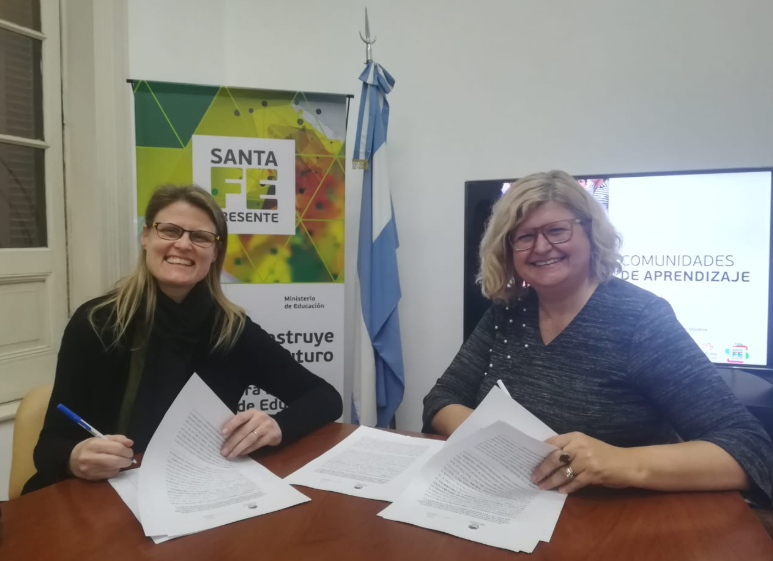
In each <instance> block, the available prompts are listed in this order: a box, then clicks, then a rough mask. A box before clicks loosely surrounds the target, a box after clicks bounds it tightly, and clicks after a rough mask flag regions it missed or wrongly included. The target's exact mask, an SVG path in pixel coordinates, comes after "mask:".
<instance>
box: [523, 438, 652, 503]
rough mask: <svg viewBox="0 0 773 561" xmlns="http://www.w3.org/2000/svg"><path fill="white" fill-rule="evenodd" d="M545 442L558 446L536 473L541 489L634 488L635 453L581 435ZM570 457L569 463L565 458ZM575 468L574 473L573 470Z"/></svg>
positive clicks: (565, 490) (534, 474) (560, 490)
mask: <svg viewBox="0 0 773 561" xmlns="http://www.w3.org/2000/svg"><path fill="white" fill-rule="evenodd" d="M545 442H547V443H548V444H552V445H553V446H557V447H558V448H559V449H558V450H556V451H555V452H552V453H551V454H550V455H549V456H548V457H547V458H545V460H544V461H543V462H542V463H541V464H540V465H539V466H538V467H537V469H536V470H534V473H533V474H532V477H531V480H532V481H533V482H534V483H537V484H538V485H539V487H540V489H555V488H558V491H559V492H561V493H572V492H574V491H577V490H578V489H582V488H583V487H585V486H586V485H603V486H605V487H617V488H621V487H630V486H632V485H635V477H636V475H637V473H638V469H637V466H636V465H635V464H634V462H633V459H632V457H631V453H630V451H629V450H627V449H626V448H618V447H617V446H611V445H609V444H606V443H604V442H601V441H600V440H596V439H595V438H591V437H590V436H588V435H586V434H583V433H581V432H570V433H567V434H559V435H557V436H552V437H550V438H548V439H547V440H546V441H545ZM562 454H568V455H569V463H562V462H561V455H562ZM569 468H571V470H570V469H569Z"/></svg>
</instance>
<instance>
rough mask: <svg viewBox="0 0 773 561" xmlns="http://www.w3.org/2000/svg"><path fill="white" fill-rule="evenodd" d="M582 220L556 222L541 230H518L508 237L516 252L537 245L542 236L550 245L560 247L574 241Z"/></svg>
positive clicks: (544, 225)
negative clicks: (575, 228)
mask: <svg viewBox="0 0 773 561" xmlns="http://www.w3.org/2000/svg"><path fill="white" fill-rule="evenodd" d="M582 222H583V221H582V220H580V219H579V218H575V219H574V220H556V221H555V222H549V223H548V224H543V225H542V226H540V227H539V228H526V229H517V230H514V231H513V232H510V233H509V234H508V235H507V239H508V241H509V242H510V245H511V246H512V247H513V249H514V250H515V251H527V250H529V249H531V248H533V247H534V244H535V243H537V236H538V235H539V234H542V235H543V236H544V237H545V239H546V240H547V241H548V243H549V244H552V245H558V244H562V243H566V242H568V241H569V240H571V239H572V233H573V232H574V225H575V224H582Z"/></svg>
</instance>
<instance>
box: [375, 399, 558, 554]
mask: <svg viewBox="0 0 773 561" xmlns="http://www.w3.org/2000/svg"><path fill="white" fill-rule="evenodd" d="M498 391H499V390H498ZM554 450H556V448H555V447H554V446H551V445H549V444H545V443H544V442H541V441H539V440H535V439H533V438H531V437H529V436H527V435H525V434H523V433H522V432H520V431H519V430H518V429H516V428H514V427H512V426H511V425H509V424H507V423H505V422H502V421H497V422H496V423H494V424H492V425H489V426H488V427H486V428H484V429H481V430H478V431H476V432H474V433H473V434H471V435H470V436H468V437H467V438H464V439H461V440H459V441H458V442H456V443H453V444H450V445H446V446H444V447H443V449H442V450H440V451H439V452H438V453H437V454H435V455H434V456H433V457H432V458H431V459H430V460H429V461H428V462H427V463H426V464H425V465H424V467H423V468H422V470H421V471H420V472H419V474H418V475H417V476H416V477H415V478H414V480H413V481H412V482H411V484H410V485H409V486H408V488H407V489H406V490H405V492H404V493H403V494H402V495H400V496H399V497H398V498H397V499H396V500H395V501H394V502H393V503H392V504H391V505H390V506H388V507H387V508H386V509H385V510H383V511H382V512H380V513H379V516H381V517H383V518H386V519H388V520H395V521H400V522H407V523H409V524H414V525H416V526H421V527H424V528H430V529H433V530H438V531H440V532H445V533H447V534H451V535H454V536H458V537H461V538H464V539H468V540H471V541H475V542H478V543H484V544H487V545H491V546H494V547H501V548H503V549H508V550H510V551H525V552H531V551H533V550H534V547H536V545H537V542H538V541H539V540H542V541H548V540H549V539H550V537H551V536H552V533H553V528H554V527H555V523H556V521H557V520H558V515H559V514H560V512H561V509H562V508H563V505H564V502H565V500H566V495H564V494H561V493H558V492H556V491H542V490H540V489H539V487H537V486H536V485H534V484H533V483H532V482H531V480H530V477H531V474H532V472H533V471H534V469H535V468H536V467H537V466H538V465H539V464H540V462H542V460H543V459H544V458H545V457H546V456H547V455H548V454H550V453H551V452H552V451H554Z"/></svg>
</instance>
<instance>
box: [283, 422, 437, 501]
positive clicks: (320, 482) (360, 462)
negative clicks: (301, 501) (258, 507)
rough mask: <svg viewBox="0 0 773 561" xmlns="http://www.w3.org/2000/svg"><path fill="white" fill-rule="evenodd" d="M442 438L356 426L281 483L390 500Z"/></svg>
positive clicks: (423, 462)
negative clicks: (415, 435)
mask: <svg viewBox="0 0 773 561" xmlns="http://www.w3.org/2000/svg"><path fill="white" fill-rule="evenodd" d="M443 445H444V442H443V441H442V440H432V439H429V438H417V437H414V436H404V435H401V434H395V433H392V432H387V431H383V430H378V429H372V428H369V427H359V428H358V429H357V430H355V431H354V432H353V433H352V434H350V435H349V436H348V437H346V438H345V439H344V440H342V441H341V442H339V443H338V444H337V445H336V446H334V447H333V448H331V449H330V450H328V451H327V452H325V453H324V454H322V455H321V456H319V457H318V458H316V459H314V460H312V461H311V462H309V463H308V464H306V465H305V466H303V467H302V468H301V469H299V470H298V471H296V472H294V473H292V474H290V475H288V476H287V477H286V478H285V482H287V483H292V484H293V485H304V486H306V487H311V488H313V489H322V490H324V491H335V492H336V493H343V494H345V495H352V496H354V497H362V498H365V499H375V500H380V501H393V500H394V499H395V498H396V497H397V496H398V495H399V494H400V493H402V492H403V491H404V490H405V488H406V487H407V486H408V484H409V483H410V481H411V479H412V478H413V477H414V476H415V475H416V473H417V472H418V470H419V469H420V468H421V466H423V465H424V464H425V463H426V461H427V460H428V459H429V458H430V457H431V456H432V455H433V454H434V453H435V452H437V451H438V450H440V449H441V448H442V447H443Z"/></svg>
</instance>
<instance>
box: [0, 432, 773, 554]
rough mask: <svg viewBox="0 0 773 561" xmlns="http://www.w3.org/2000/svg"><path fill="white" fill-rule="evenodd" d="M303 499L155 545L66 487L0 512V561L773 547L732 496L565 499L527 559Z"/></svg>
mask: <svg viewBox="0 0 773 561" xmlns="http://www.w3.org/2000/svg"><path fill="white" fill-rule="evenodd" d="M355 428H356V427H354V426H352V425H340V424H330V425H328V426H326V427H324V428H322V429H320V430H318V431H316V432H315V433H313V434H311V435H309V436H308V437H306V438H304V439H303V440H301V441H299V442H297V443H295V444H293V445H291V446H288V447H287V448H285V449H284V450H279V451H268V452H265V453H261V454H258V455H257V457H258V460H259V461H260V462H261V463H262V464H263V465H265V466H266V467H268V468H269V469H270V470H271V471H273V472H274V473H276V474H278V475H279V476H281V477H284V476H286V475H288V474H290V473H291V472H293V471H294V470H296V469H297V468H299V467H301V466H302V465H304V464H306V463H307V462H308V461H310V460H311V459H313V458H315V457H316V456H318V455H320V454H321V453H323V452H324V451H326V450H328V449H329V448H330V447H331V446H333V445H334V444H335V443H337V442H339V441H340V440H342V439H343V438H345V437H346V436H347V435H348V434H350V433H351V432H352V431H353V430H354V429H355ZM300 490H301V491H302V492H303V493H304V494H306V495H308V496H309V497H310V498H311V499H312V500H311V502H308V503H305V504H302V505H299V506H295V507H292V508H289V509H286V510H283V511H280V512H274V513H271V514H267V515H265V516H260V517H258V518H252V519H249V520H244V521H241V522H237V523H235V524H230V525H228V526H223V527H220V528H215V529H213V530H207V531H206V532H202V533H200V534H195V535H192V536H186V537H182V538H179V539H176V540H172V541H169V542H166V543H163V544H160V545H154V544H153V542H152V541H151V540H150V539H149V538H146V537H145V536H144V535H143V533H142V528H141V526H140V524H139V522H137V520H136V519H135V518H134V516H133V515H132V514H131V512H129V509H128V508H126V507H125V506H124V504H123V502H122V501H121V499H119V498H118V495H116V493H115V492H114V491H113V489H112V488H111V487H110V486H109V485H108V484H107V483H105V482H98V483H89V482H85V481H81V480H69V481H65V482H62V483H59V484H57V485H53V486H51V487H48V488H46V489H42V490H40V491H37V492H35V493H32V494H30V495H25V496H22V497H19V498H18V499H14V500H12V501H10V502H7V503H4V504H3V505H2V511H3V513H2V514H3V516H2V521H0V560H2V561H16V560H25V561H26V560H29V561H43V560H48V559H52V560H56V561H64V560H68V559H73V560H78V561H91V560H100V561H122V560H126V561H138V560H145V559H149V560H159V561H161V560H185V561H195V560H198V559H202V560H203V559H207V560H218V561H219V560H224V561H228V560H245V561H246V560H249V559H260V560H265V561H269V560H271V561H275V560H280V559H290V560H294V561H295V560H305V559H313V560H325V559H329V560H331V561H346V560H369V559H376V560H378V561H389V560H393V559H394V560H401V561H402V560H414V559H418V560H421V561H429V560H433V559H439V560H442V561H453V560H460V561H461V560H463V561H470V560H473V559H474V560H476V561H478V560H489V559H490V560H497V559H510V560H512V559H516V558H517V559H529V560H532V561H543V560H548V559H550V560H561V561H565V560H570V561H585V560H587V561H590V560H593V561H605V560H610V561H611V560H615V561H618V560H625V561H635V560H646V561H656V560H657V561H660V560H663V561H667V560H674V561H698V560H701V561H703V560H706V561H709V560H712V561H713V560H716V561H733V560H738V561H771V560H773V541H772V540H771V539H770V537H768V535H767V534H766V533H765V531H764V530H763V528H762V526H761V525H760V524H759V522H757V520H756V519H755V517H754V515H753V514H752V512H751V510H750V509H749V507H748V506H747V505H746V504H745V503H744V501H743V500H742V499H741V497H740V495H739V494H738V493H734V492H726V493H669V494H661V493H650V492H642V491H606V490H604V491H597V492H589V493H581V494H578V495H573V496H571V497H569V499H568V500H567V502H566V506H565V507H564V510H563V512H562V513H561V518H560V519H559V521H558V525H557V526H556V530H555V533H554V534H553V539H552V541H551V542H550V543H547V544H546V543H540V544H539V545H538V546H537V548H536V549H535V551H534V553H533V554H531V555H527V554H515V553H512V552H509V551H505V550H501V549H496V548H493V547H488V546H484V545H480V544H477V543H473V542H468V541H465V540H462V539H460V538H456V537H454V536H449V535H446V534H441V533H439V532H435V531H432V530H426V529H424V528H418V527H415V526H410V525H408V524H402V523H399V522H392V521H389V520H384V519H382V518H379V517H378V516H376V514H377V513H378V512H379V511H381V510H382V509H383V508H384V507H385V506H386V503H383V502H380V501H371V500H366V499H359V498H355V497H350V496H347V495H339V494H337V493H329V492H326V491H317V490H315V489H308V488H306V487H301V488H300Z"/></svg>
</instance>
